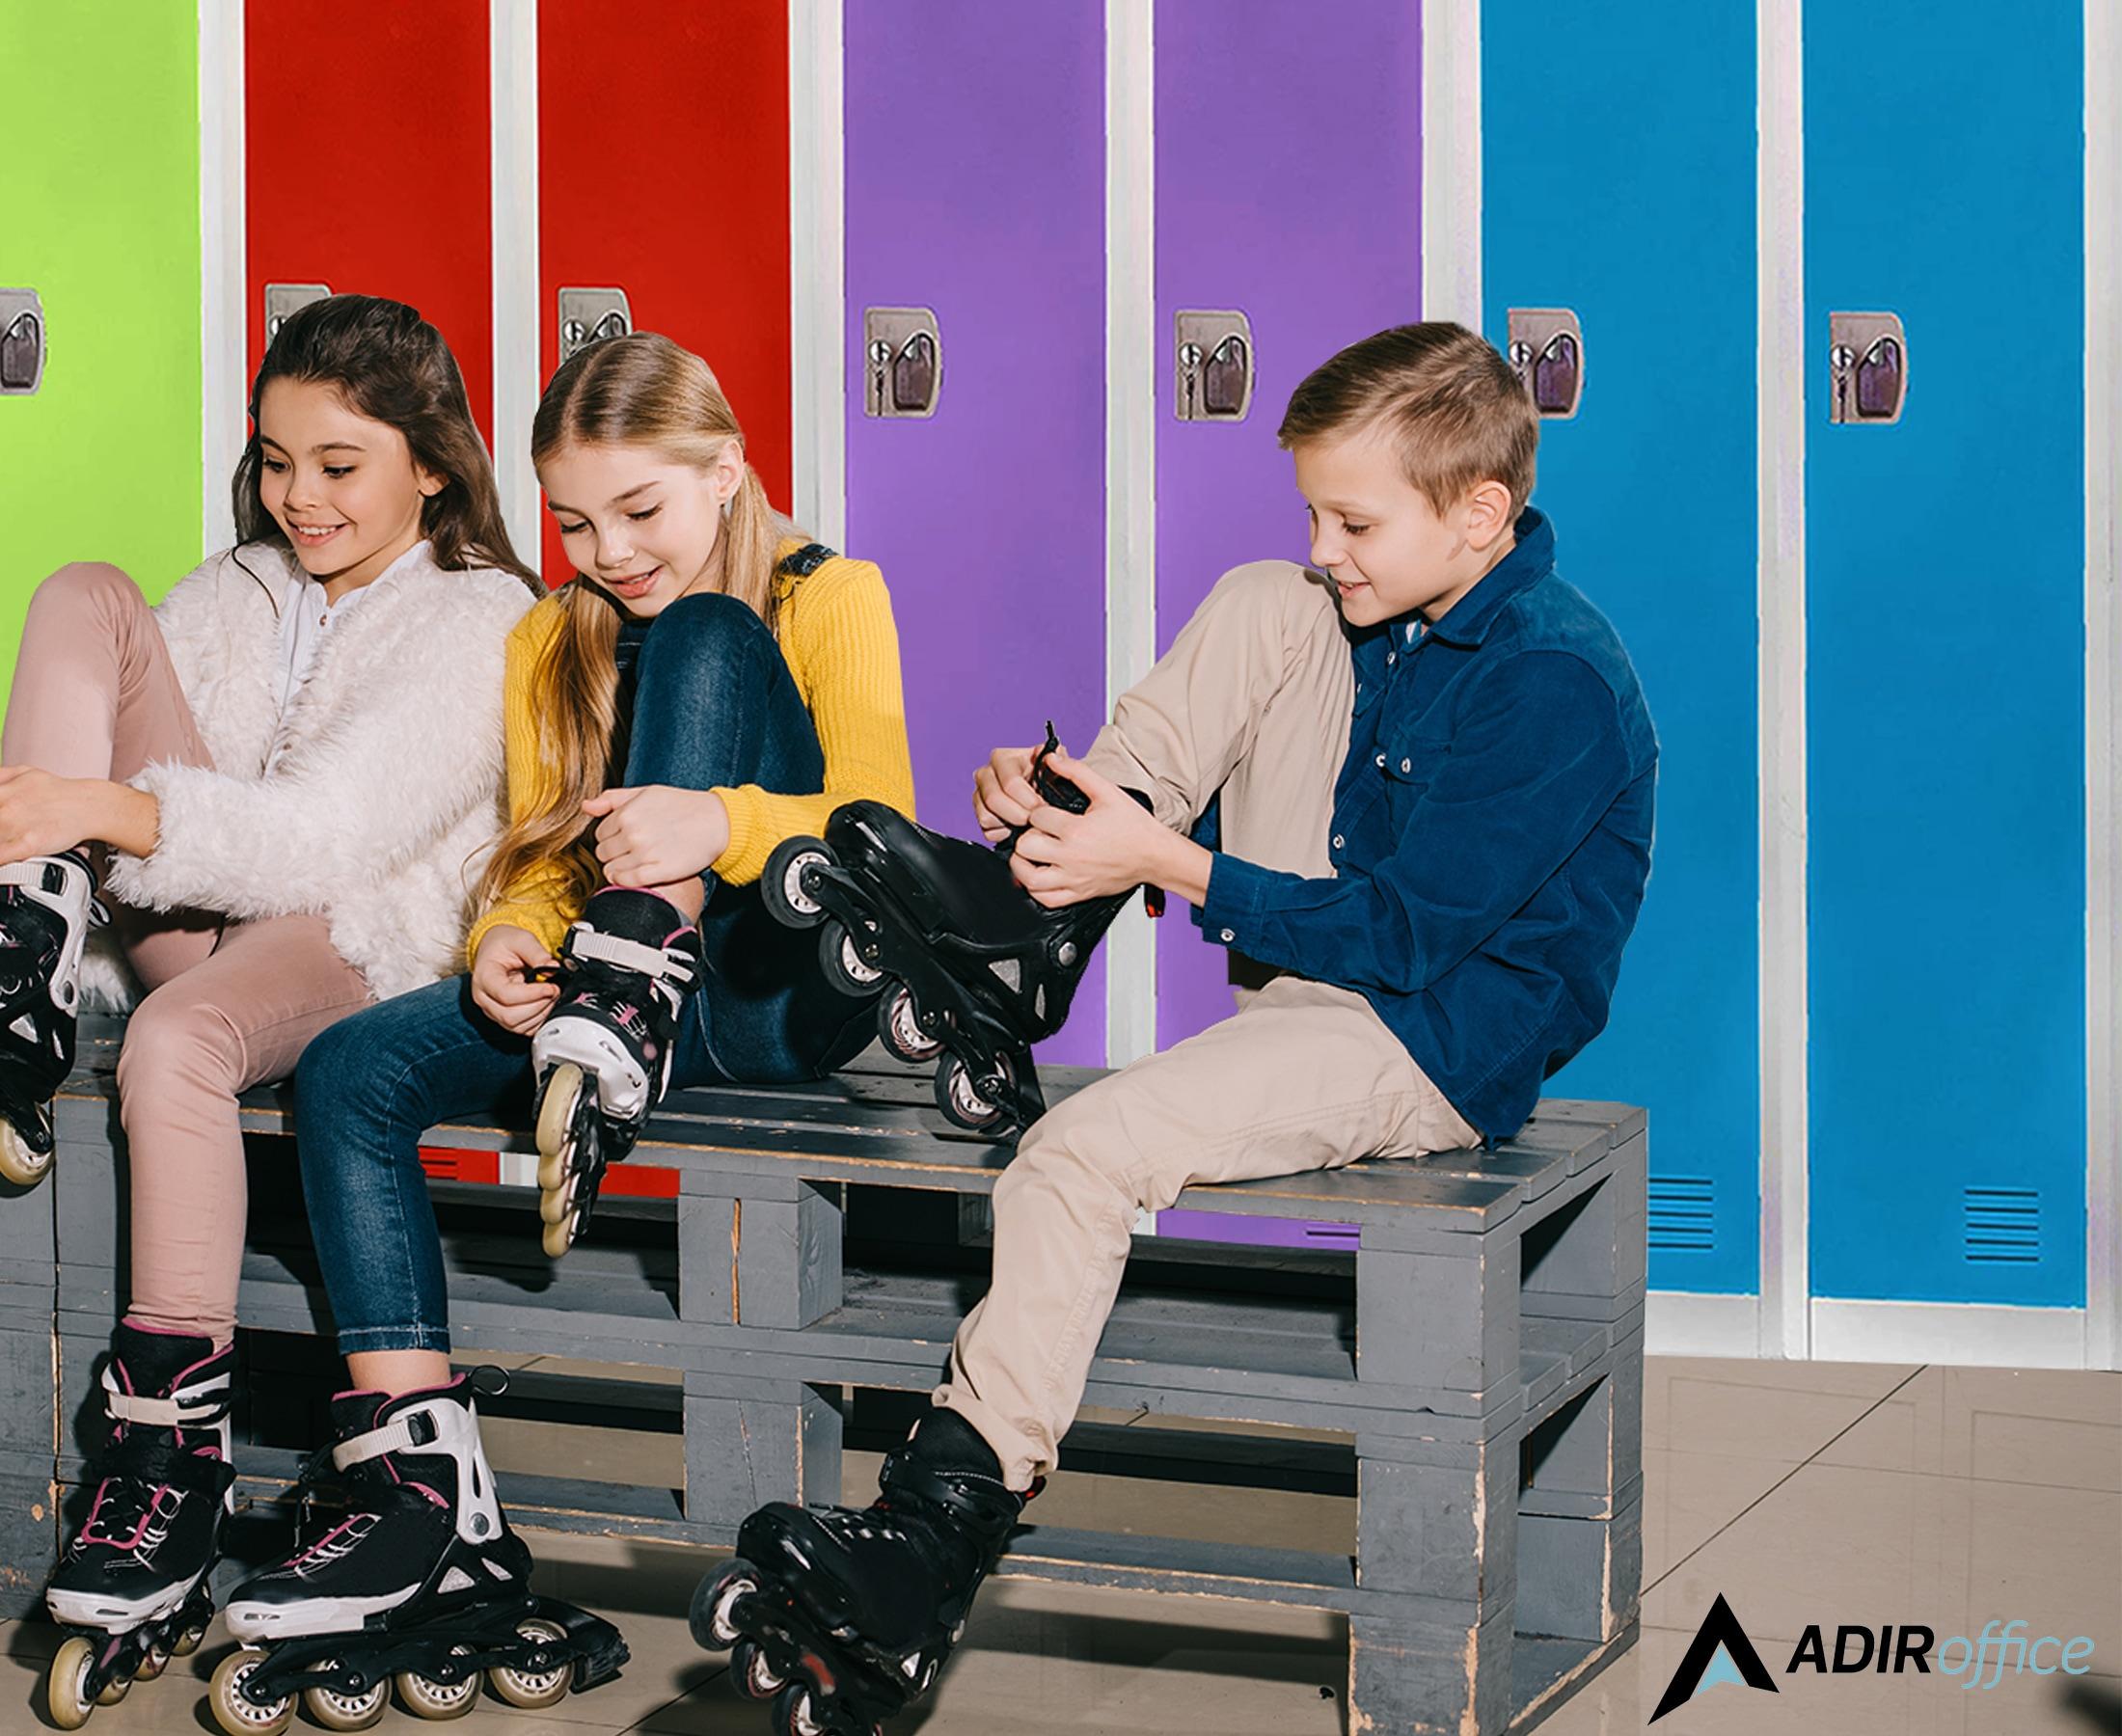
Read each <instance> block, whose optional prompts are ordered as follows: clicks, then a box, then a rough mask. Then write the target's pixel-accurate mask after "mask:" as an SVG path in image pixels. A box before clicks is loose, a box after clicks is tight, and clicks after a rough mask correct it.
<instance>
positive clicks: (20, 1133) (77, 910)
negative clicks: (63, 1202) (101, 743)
mask: <svg viewBox="0 0 2122 1736" xmlns="http://www.w3.org/2000/svg"><path fill="white" fill-rule="evenodd" d="M109 920H110V913H109V912H108V911H107V910H105V909H104V908H103V906H102V903H101V902H100V901H99V900H98V899H97V898H96V896H95V870H94V869H93V868H91V867H90V866H89V860H88V858H87V857H86V856H84V855H83V854H81V853H80V852H79V851H74V850H69V851H66V852H64V853H63V854H59V855H43V856H31V857H30V858H29V859H28V860H27V861H23V862H10V863H8V864H7V865H6V866H4V867H0V1177H4V1178H6V1179H7V1180H10V1181H13V1182H14V1184H15V1185H16V1186H17V1187H34V1186H36V1185H37V1183H38V1182H40V1181H41V1180H43V1179H44V1175H45V1173H46V1172H47V1171H48V1170H49V1169H50V1168H51V1152H52V1140H51V1099H52V1093H53V1092H55V1091H57V1090H58V1089H59V1085H60V1081H61V1080H63V1079H64V1078H66V1076H67V1075H68V1073H69V1072H71V1071H73V1040H74V1021H75V1018H76V1017H77V1016H78V1014H79V1012H80V1008H81V949H82V947H83V946H84V945H85V944H86V943H87V941H88V936H89V926H90V924H91V923H102V922H108V921H109Z"/></svg>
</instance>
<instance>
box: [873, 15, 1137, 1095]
mask: <svg viewBox="0 0 2122 1736" xmlns="http://www.w3.org/2000/svg"><path fill="white" fill-rule="evenodd" d="M845 41H846V126H847V146H846V152H847V346H848V347H847V367H848V373H847V524H848V531H847V539H848V546H849V552H850V553H851V554H854V555H857V556H864V557H866V558H868V559H871V560H875V561H877V562H878V563H879V564H880V565H882V567H883V568H884V579H885V582H886V583H888V584H889V585H890V587H891V594H892V604H893V608H894V610H896V612H897V616H898V623H899V636H900V642H901V647H902V653H903V657H904V664H905V670H906V684H907V717H908V727H909V730H910V732H911V737H912V743H913V771H914V781H915V789H916V791H917V794H918V799H919V802H920V817H921V819H922V821H923V822H924V823H925V824H927V825H930V826H933V827H938V828H939V829H940V830H944V831H951V832H957V833H960V834H962V835H967V836H970V835H972V808H971V799H972V774H973V771H974V769H975V767H977V766H978V765H979V764H980V763H981V762H982V761H984V760H985V759H986V757H987V755H988V752H989V750H990V749H991V748H993V747H994V746H1000V745H1003V744H1030V743H1035V742H1037V741H1039V740H1040V739H1041V737H1042V735H1043V733H1044V730H1045V727H1046V722H1047V719H1048V718H1051V719H1053V721H1054V724H1055V727H1056V728H1058V729H1059V730H1060V732H1061V736H1062V739H1063V741H1065V742H1066V743H1067V744H1068V745H1069V746H1071V747H1073V748H1075V749H1077V750H1078V751H1080V750H1081V749H1082V747H1083V746H1086V745H1087V744H1088V743H1089V741H1090V739H1091V737H1092V736H1093V735H1094V734H1095V733H1096V732H1097V729H1098V726H1099V725H1100V723H1102V721H1103V719H1104V715H1105V698H1104V643H1105V582H1104V566H1105V516H1104V515H1105V481H1104V447H1103V441H1104V353H1105V332H1104V245H1105V243H1104V221H1105V206H1104V154H1103V141H1104V11H1103V8H1102V6H1101V5H1100V4H1099V3H1098V0H1068V4H1065V5H1051V6H1042V7H1002V6H993V5H991V4H984V3H982V0H923V3H922V4H919V5H914V6H910V5H906V4H903V3H887V0H848V5H847V10H846V23H845ZM875 307H894V308H927V309H932V310H933V311H934V312H935V314H936V322H937V328H938V332H939V338H940V349H941V370H942V373H941V384H940V389H939V396H938V399H937V403H936V413H935V415H934V416H933V417H931V418H927V419H908V420H893V419H885V418H876V417H871V416H870V415H868V414H867V413H866V408H865V398H866V393H865V387H866V382H867V374H868V367H869V363H868V360H867V357H866V355H865V353H864V351H865V345H864V337H863V311H864V310H865V309H868V308H875ZM1104 999H1105V990H1104V971H1103V968H1102V964H1098V963H1094V964H1093V965H1092V967H1091V970H1090V972H1089V974H1088V975H1087V976H1086V977H1085V979H1084V981H1083V984H1082V986H1081V988H1080V989H1079V990H1077V994H1076V1001H1075V1012H1074V1014H1073V1016H1072V1017H1071V1018H1070V1021H1069V1024H1068V1026H1067V1028H1066V1029H1064V1030H1063V1031H1062V1032H1061V1033H1060V1034H1059V1035H1058V1036H1056V1037H1055V1038H1054V1039H1053V1040H1052V1041H1051V1042H1050V1043H1048V1044H1044V1045H1042V1047H1041V1049H1040V1051H1039V1054H1040V1058H1041V1059H1042V1060H1046V1061H1060V1062H1082V1063H1102V1061H1103V1060H1104V1031H1105V1011H1104Z"/></svg>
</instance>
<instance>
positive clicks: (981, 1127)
mask: <svg viewBox="0 0 2122 1736" xmlns="http://www.w3.org/2000/svg"><path fill="white" fill-rule="evenodd" d="M998 1065H999V1066H1001V1067H1002V1068H1003V1069H1004V1071H1005V1075H1006V1073H1007V1070H1008V1067H1009V1063H1008V1062H1007V1061H1002V1062H1000V1063H998ZM936 1106H937V1108H939V1109H940V1110H941V1111H942V1112H943V1118H944V1120H946V1121H948V1122H950V1123H951V1124H952V1125H953V1126H960V1127H963V1128H965V1129H966V1132H968V1133H985V1132H986V1131H987V1130H988V1129H989V1128H990V1127H993V1126H994V1125H995V1124H996V1123H997V1122H999V1121H1000V1120H1001V1119H1002V1106H1001V1104H999V1103H993V1102H990V1101H989V1100H988V1099H986V1098H985V1097H983V1096H981V1094H980V1088H979V1087H978V1086H977V1085H975V1084H974V1083H973V1082H972V1074H971V1073H970V1072H969V1071H966V1064H965V1063H964V1062H963V1061H961V1060H959V1059H958V1057H957V1056H956V1055H953V1056H951V1057H950V1059H949V1060H947V1061H945V1062H944V1063H943V1065H942V1066H940V1067H939V1068H938V1069H937V1070H936Z"/></svg>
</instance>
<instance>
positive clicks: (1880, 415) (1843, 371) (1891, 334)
mask: <svg viewBox="0 0 2122 1736" xmlns="http://www.w3.org/2000/svg"><path fill="white" fill-rule="evenodd" d="M1827 332H1828V339H1827V340H1828V367H1829V392H1828V403H1827V419H1828V420H1829V421H1830V422H1885V423H1892V422H1897V421H1899V420H1901V406H1902V404H1903V403H1904V402H1905V401H1906V400H1907V397H1908V336H1907V334H1906V333H1904V332H1903V331H1902V330H1901V319H1900V315H1898V314H1896V313H1830V314H1829V315H1828V316H1827Z"/></svg>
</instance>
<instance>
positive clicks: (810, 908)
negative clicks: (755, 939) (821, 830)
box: [759, 838, 832, 929]
mask: <svg viewBox="0 0 2122 1736" xmlns="http://www.w3.org/2000/svg"><path fill="white" fill-rule="evenodd" d="M831 866H832V853H831V852H830V851H829V850H828V849H827V848H826V847H825V845H824V844H822V843H821V842H820V841H819V840H818V839H816V838H789V839H786V840H784V841H783V842H781V843H779V844H777V845H775V847H774V854H772V855H770V856H768V857H767V859H766V872H765V873H764V874H762V875H761V876H760V877H759V892H760V896H761V899H762V901H763V902H764V903H765V905H766V908H767V913H768V914H769V915H770V916H772V917H773V918H774V920H775V921H776V922H778V923H780V924H781V925H782V926H783V927H785V928H793V929H806V928H816V927H817V926H818V924H819V923H821V922H823V921H824V920H825V914H826V908H825V906H824V905H822V904H820V903H819V902H818V901H817V900H816V899H815V898H813V897H811V895H810V894H809V893H808V892H807V891H805V890H804V889H803V876H804V875H805V874H806V873H807V872H808V871H809V870H811V869H813V868H830V867H831Z"/></svg>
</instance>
